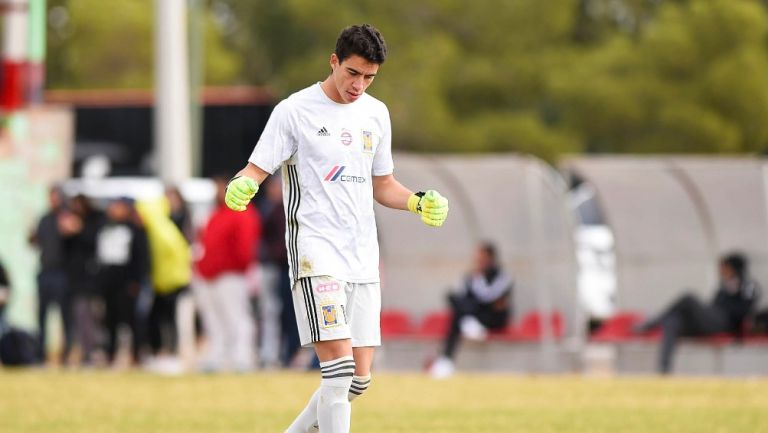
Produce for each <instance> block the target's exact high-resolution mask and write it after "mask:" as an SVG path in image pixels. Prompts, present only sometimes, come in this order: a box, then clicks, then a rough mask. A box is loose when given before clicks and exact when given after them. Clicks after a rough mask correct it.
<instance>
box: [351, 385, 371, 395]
mask: <svg viewBox="0 0 768 433" xmlns="http://www.w3.org/2000/svg"><path fill="white" fill-rule="evenodd" d="M366 389H368V388H358V387H356V386H350V387H349V391H350V392H354V391H357V392H359V393H360V394H362V393H364V392H365V390H366Z"/></svg>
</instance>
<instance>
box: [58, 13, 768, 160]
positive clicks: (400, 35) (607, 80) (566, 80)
mask: <svg viewBox="0 0 768 433" xmlns="http://www.w3.org/2000/svg"><path fill="white" fill-rule="evenodd" d="M151 3H152V2H151V0H134V1H131V2H115V3H114V4H113V2H109V3H107V2H100V1H96V0H78V1H74V0H71V1H66V0H58V1H56V0H52V1H51V7H55V6H57V5H65V6H66V7H67V8H68V10H69V11H70V21H71V22H70V24H69V25H68V26H67V27H66V28H65V30H66V31H64V32H62V31H61V29H58V30H57V29H52V31H51V32H50V34H51V36H50V37H49V39H50V42H51V46H50V50H49V53H50V60H49V77H50V82H51V86H52V87H131V86H147V85H149V84H151V64H152V62H151V46H152V44H151V31H152V18H151V13H152V4H151ZM766 3H768V2H766V1H762V0H761V1H758V0H658V1H649V0H547V1H541V0H515V1H507V2H498V1H493V0H475V1H473V2H467V1H461V0H422V1H419V2H413V1H407V0H388V1H381V0H356V1H354V2H353V1H349V0H283V1H273V0H211V1H208V2H207V3H206V6H207V7H206V23H207V25H206V29H205V30H206V33H205V37H204V40H205V49H206V51H205V56H206V61H205V77H206V82H207V83H209V84H218V85H226V84H239V83H251V84H261V85H268V86H270V87H271V88H273V89H274V90H275V92H276V93H277V94H278V95H280V96H287V95H288V94H290V93H292V92H294V91H296V90H298V89H300V88H303V87H305V86H307V85H309V84H310V83H313V82H315V81H318V80H322V79H324V78H325V76H326V75H327V73H328V71H329V67H328V59H329V56H330V53H331V52H332V50H333V46H334V42H335V40H336V37H337V35H338V33H339V31H340V30H341V29H342V28H343V27H345V26H347V25H349V24H352V23H362V22H370V23H372V24H374V25H376V26H377V27H378V28H379V29H380V30H381V31H382V33H383V34H384V36H385V38H386V40H387V43H388V46H389V50H390V57H389V59H388V60H387V62H386V63H385V64H384V65H383V67H382V69H381V72H380V74H379V76H378V78H377V79H376V82H375V83H374V84H373V86H372V87H371V88H370V92H371V94H373V95H374V96H376V97H378V98H380V99H382V100H383V101H385V102H386V103H387V104H388V106H389V108H390V111H391V115H392V119H393V125H394V145H395V147H396V148H398V149H407V150H414V151H430V152H439V151H452V152H453V151H470V152H483V151H494V152H498V151H517V152H526V153H532V154H535V155H538V156H540V157H543V158H546V159H548V160H555V159H557V157H558V156H559V155H561V154H563V153H571V152H579V151H589V152H640V153H650V152H654V153H655V152H675V153H679V152H686V153H700V152H707V153H743V152H765V151H766V150H768V122H766V121H765V119H768V74H766V71H768V52H766V41H768V12H767V10H768V9H766ZM107 4H108V6H107ZM116 16H118V17H120V19H114V18H113V17H116ZM62 35H63V36H62ZM116 41H131V43H130V46H129V49H128V48H127V47H125V46H124V45H122V44H121V43H119V42H116Z"/></svg>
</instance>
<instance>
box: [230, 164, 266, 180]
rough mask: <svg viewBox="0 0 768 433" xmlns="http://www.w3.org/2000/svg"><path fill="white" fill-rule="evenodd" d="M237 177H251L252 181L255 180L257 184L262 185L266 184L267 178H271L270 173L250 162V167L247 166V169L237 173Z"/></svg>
mask: <svg viewBox="0 0 768 433" xmlns="http://www.w3.org/2000/svg"><path fill="white" fill-rule="evenodd" d="M236 176H245V177H250V178H251V179H253V180H255V181H256V183H258V184H259V185H261V184H262V182H264V179H266V178H267V176H269V173H267V172H266V171H264V170H262V169H261V168H259V166H257V165H256V164H254V163H252V162H249V163H248V165H246V166H245V168H243V169H242V170H240V171H239V172H237V175H236Z"/></svg>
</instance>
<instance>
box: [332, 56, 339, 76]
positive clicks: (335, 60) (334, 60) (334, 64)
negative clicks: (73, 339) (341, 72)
mask: <svg viewBox="0 0 768 433" xmlns="http://www.w3.org/2000/svg"><path fill="white" fill-rule="evenodd" d="M330 64H331V72H333V71H335V70H336V68H337V67H338V66H339V57H338V56H337V55H336V53H332V54H331V60H330Z"/></svg>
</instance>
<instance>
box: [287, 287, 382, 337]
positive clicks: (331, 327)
mask: <svg viewBox="0 0 768 433" xmlns="http://www.w3.org/2000/svg"><path fill="white" fill-rule="evenodd" d="M293 307H294V310H295V311H296V323H297V324H298V325H299V337H300V338H301V345H302V346H311V345H313V344H314V343H316V342H318V341H330V340H343V339H347V338H351V339H352V347H367V346H380V345H381V324H380V315H381V288H380V286H379V283H365V284H362V283H347V282H344V281H339V280H337V279H335V278H332V277H326V276H321V277H309V278H301V279H299V280H297V281H296V282H295V283H294V285H293Z"/></svg>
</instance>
